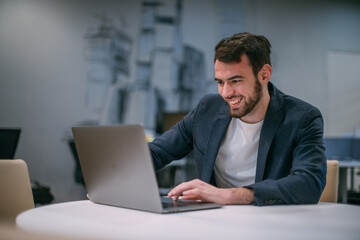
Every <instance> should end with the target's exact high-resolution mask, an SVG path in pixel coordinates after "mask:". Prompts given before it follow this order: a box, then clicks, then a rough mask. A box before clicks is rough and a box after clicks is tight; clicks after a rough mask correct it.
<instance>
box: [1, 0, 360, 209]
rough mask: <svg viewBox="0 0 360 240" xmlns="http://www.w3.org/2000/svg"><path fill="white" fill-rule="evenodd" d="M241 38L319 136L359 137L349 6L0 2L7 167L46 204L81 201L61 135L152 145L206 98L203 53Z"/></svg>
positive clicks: (334, 1) (358, 43)
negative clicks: (309, 113)
mask: <svg viewBox="0 0 360 240" xmlns="http://www.w3.org/2000/svg"><path fill="white" fill-rule="evenodd" d="M242 31H249V32H252V33H257V34H262V35H265V36H266V37H267V38H268V39H269V40H270V42H271V43H272V65H273V76H272V82H273V83H274V84H275V85H277V86H278V87H279V88H280V89H281V90H282V91H283V92H285V93H288V94H290V95H293V96H296V97H298V98H301V99H303V100H305V101H308V102H310V103H311V104H313V105H315V106H317V107H318V108H319V109H320V110H321V112H322V113H323V116H324V120H325V136H331V137H341V136H354V137H356V136H357V137H358V136H359V135H360V94H359V92H360V79H359V76H360V2H359V1H357V0H353V1H351V0H329V1H326V0H305V1H287V0H274V1H267V0H159V1H151V0H114V1H109V0H107V1H85V0H83V1H80V0H79V1H70V0H62V1H60V0H59V1H55V0H50V1H45V0H43V1H42V0H27V1H21V0H0V128H18V129H21V135H20V139H19V143H18V146H17V150H16V153H15V158H22V159H24V160H25V161H26V162H27V164H28V167H29V173H30V178H31V179H32V180H36V181H38V182H40V183H42V184H45V185H46V186H49V187H50V189H51V192H52V194H53V195H54V198H55V199H54V202H64V201H69V200H77V199H83V198H84V197H85V193H86V191H85V189H84V187H83V185H82V184H81V183H79V182H77V181H76V177H75V169H76V162H75V161H74V158H75V156H74V154H73V152H72V151H71V145H70V144H69V143H71V139H72V136H71V127H72V126H76V125H105V124H106V125H107V124H123V123H141V124H143V125H144V126H145V128H146V131H147V133H148V135H149V136H156V135H157V134H160V133H161V132H162V131H163V130H164V129H166V127H167V126H165V125H166V121H167V120H166V117H169V116H170V117H171V116H175V117H176V116H181V115H182V114H184V113H186V112H188V111H189V110H191V108H192V107H194V106H195V104H196V103H197V101H198V100H199V99H200V98H201V97H202V96H204V95H205V94H206V93H210V92H217V86H216V84H215V81H214V80H213V79H214V73H213V48H214V46H215V44H216V43H217V42H218V41H219V40H220V39H221V38H223V37H225V36H230V35H232V34H234V33H237V32H242ZM172 114H173V115H172ZM359 184H360V183H359V182H355V188H357V189H358V188H359Z"/></svg>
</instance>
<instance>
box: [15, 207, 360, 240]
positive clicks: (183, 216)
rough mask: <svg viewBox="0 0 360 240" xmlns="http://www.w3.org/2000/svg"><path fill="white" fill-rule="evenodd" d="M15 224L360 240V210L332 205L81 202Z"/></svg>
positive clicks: (93, 232)
mask: <svg viewBox="0 0 360 240" xmlns="http://www.w3.org/2000/svg"><path fill="white" fill-rule="evenodd" d="M16 223H17V226H18V227H20V228H21V229H23V230H25V231H29V232H32V233H42V234H50V235H60V236H65V237H69V236H70V237H79V238H84V239H94V238H98V239H172V240H174V239H182V240H184V239H217V240H218V239H267V240H269V239H276V240H281V239H301V240H304V239H317V240H321V239H326V240H330V239H337V240H338V239H342V240H346V239H354V240H355V239H356V240H358V239H360V227H359V226H360V225H359V224H360V207H359V206H352V205H344V204H331V203H320V204H318V205H292V206H285V205H283V206H271V207H256V206H235V205H234V206H224V207H222V208H219V209H212V210H202V211H193V212H183V213H173V214H157V213H148V212H142V211H136V210H130V209H123V208H116V207H110V206H104V205H98V204H94V203H92V202H90V201H77V202H68V203H61V204H54V205H49V206H45V207H39V208H35V209H31V210H28V211H26V212H24V213H22V214H20V215H19V216H18V217H17V219H16Z"/></svg>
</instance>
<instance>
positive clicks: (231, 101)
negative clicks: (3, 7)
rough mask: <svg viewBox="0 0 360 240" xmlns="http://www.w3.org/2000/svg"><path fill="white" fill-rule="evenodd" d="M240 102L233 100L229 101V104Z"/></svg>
mask: <svg viewBox="0 0 360 240" xmlns="http://www.w3.org/2000/svg"><path fill="white" fill-rule="evenodd" d="M239 102H240V99H239V100H233V101H229V103H230V104H237V103H239Z"/></svg>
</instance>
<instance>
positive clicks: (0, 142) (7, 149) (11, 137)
mask: <svg viewBox="0 0 360 240" xmlns="http://www.w3.org/2000/svg"><path fill="white" fill-rule="evenodd" d="M20 132H21V129H19V128H0V159H13V158H14V156H15V151H16V147H17V145H18V142H19V137H20Z"/></svg>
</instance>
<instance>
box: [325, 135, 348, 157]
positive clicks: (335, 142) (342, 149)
mask: <svg viewBox="0 0 360 240" xmlns="http://www.w3.org/2000/svg"><path fill="white" fill-rule="evenodd" d="M353 139H354V138H352V137H325V138H324V146H325V154H326V158H327V159H329V160H330V159H332V160H345V159H352V158H353V151H352V148H353Z"/></svg>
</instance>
